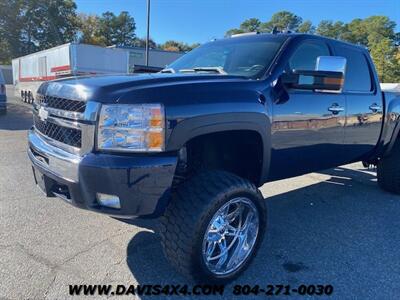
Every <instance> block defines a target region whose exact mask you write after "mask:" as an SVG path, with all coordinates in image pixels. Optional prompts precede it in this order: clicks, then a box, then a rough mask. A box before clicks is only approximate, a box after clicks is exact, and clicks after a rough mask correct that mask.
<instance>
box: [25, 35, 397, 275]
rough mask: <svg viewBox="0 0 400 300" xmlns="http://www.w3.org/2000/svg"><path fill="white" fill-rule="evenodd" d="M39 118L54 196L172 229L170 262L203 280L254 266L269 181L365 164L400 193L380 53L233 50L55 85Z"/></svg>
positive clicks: (42, 183) (38, 166)
mask: <svg viewBox="0 0 400 300" xmlns="http://www.w3.org/2000/svg"><path fill="white" fill-rule="evenodd" d="M33 112H34V126H33V127H32V129H31V130H30V131H29V149H28V154H29V158H30V160H31V162H32V166H33V173H34V178H35V182H36V183H37V185H38V186H39V187H40V188H41V189H42V190H43V191H44V192H45V194H46V195H47V196H49V197H51V196H57V197H59V198H62V199H64V200H65V201H66V202H68V203H70V204H72V205H75V206H77V207H80V208H84V209H89V210H91V211H94V212H99V213H105V214H108V215H111V216H116V217H120V218H134V217H146V218H150V217H152V218H159V221H160V236H161V242H162V245H163V248H164V252H165V254H166V257H167V258H168V260H169V261H170V262H171V264H172V265H173V266H174V267H175V268H176V269H177V270H178V271H180V272H181V273H182V274H185V275H187V276H188V277H190V278H194V279H196V280H201V281H204V280H206V281H212V282H227V281H229V280H232V279H234V278H235V277H237V276H238V275H239V274H240V273H241V272H243V270H244V269H246V268H247V267H248V265H249V263H250V262H251V260H252V258H253V257H254V256H255V254H256V252H257V249H258V248H259V245H260V242H261V240H262V238H263V235H264V233H265V231H266V220H267V211H266V205H265V200H264V198H263V197H262V195H261V193H260V191H259V190H258V187H260V186H261V185H263V184H264V183H265V182H268V181H274V180H279V179H283V178H290V177H293V176H297V175H301V174H305V173H309V172H313V171H318V170H322V169H327V168H331V167H335V166H339V165H343V164H347V163H351V162H357V161H363V162H365V163H366V164H376V165H377V173H378V183H379V185H380V186H381V187H382V188H384V189H385V190H388V191H390V192H394V193H400V176H399V175H398V174H400V144H399V138H398V133H399V129H400V126H399V125H398V120H399V113H400V95H399V94H396V93H386V92H382V91H381V89H380V85H379V80H378V76H377V73H376V71H375V68H374V65H373V62H372V60H371V58H370V55H369V53H368V51H367V49H365V48H363V47H361V46H356V45H352V44H348V43H345V42H341V41H336V40H332V39H328V38H323V37H320V36H314V35H305V34H289V33H288V34H254V35H246V36H240V37H232V38H226V39H223V40H216V41H213V42H210V43H207V44H204V45H202V46H200V47H199V48H197V49H195V50H193V51H191V52H189V53H188V54H186V55H184V56H183V57H181V58H180V59H178V60H177V61H176V62H174V63H172V64H171V65H169V66H168V67H167V68H166V69H164V70H163V71H162V72H161V73H158V74H141V75H121V76H116V75H113V76H87V77H81V78H76V77H71V78H67V79H62V80H56V81H52V82H46V83H43V84H42V85H41V86H40V88H39V90H38V97H37V99H36V100H35V103H34V111H33ZM77 213H79V212H78V211H77Z"/></svg>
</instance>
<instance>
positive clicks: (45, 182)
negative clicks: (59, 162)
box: [32, 167, 54, 197]
mask: <svg viewBox="0 0 400 300" xmlns="http://www.w3.org/2000/svg"><path fill="white" fill-rule="evenodd" d="M32 171H33V177H34V179H35V183H36V185H37V186H38V187H39V189H40V190H41V191H42V192H43V193H44V194H45V195H46V196H47V197H54V195H53V193H52V186H53V184H54V183H53V181H52V180H51V179H50V178H48V177H47V176H46V175H44V174H42V173H41V172H40V171H39V170H38V169H36V168H35V167H32Z"/></svg>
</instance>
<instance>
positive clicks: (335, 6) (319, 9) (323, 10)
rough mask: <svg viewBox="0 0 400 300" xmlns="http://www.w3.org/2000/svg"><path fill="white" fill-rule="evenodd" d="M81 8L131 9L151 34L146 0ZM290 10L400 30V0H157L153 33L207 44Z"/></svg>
mask: <svg viewBox="0 0 400 300" xmlns="http://www.w3.org/2000/svg"><path fill="white" fill-rule="evenodd" d="M75 1H76V4H77V6H78V12H84V13H88V14H101V13H103V12H105V11H112V12H114V13H115V14H119V13H120V12H121V11H128V12H129V13H130V15H131V16H133V17H134V18H135V22H136V35H137V36H138V37H144V36H145V35H146V0H75ZM282 10H288V11H291V12H293V13H295V14H296V15H298V16H300V17H302V18H303V20H310V21H312V22H313V24H314V25H317V24H318V23H319V21H321V20H333V21H343V22H349V21H351V20H352V19H354V18H365V17H369V16H372V15H385V16H388V17H389V18H390V19H392V20H393V21H395V22H396V23H397V28H396V29H397V31H400V0H151V21H150V36H151V37H152V39H153V40H154V41H155V42H156V43H164V42H165V41H166V40H177V41H182V42H186V43H189V44H192V43H196V42H199V43H204V42H207V41H210V40H212V39H214V38H222V37H223V36H224V33H225V32H226V31H227V30H229V29H231V28H235V27H239V25H240V23H241V22H242V21H243V20H245V19H248V18H253V17H255V18H259V19H260V20H261V21H266V20H269V19H270V17H271V16H272V15H273V14H274V13H276V12H278V11H282Z"/></svg>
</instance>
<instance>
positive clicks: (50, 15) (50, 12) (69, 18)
mask: <svg viewBox="0 0 400 300" xmlns="http://www.w3.org/2000/svg"><path fill="white" fill-rule="evenodd" d="M35 1H37V2H38V5H37V6H32V7H30V8H31V9H32V11H31V13H32V15H31V16H30V19H31V20H33V22H34V23H35V24H37V22H38V21H39V20H38V19H39V18H40V23H39V26H38V27H39V28H35V29H36V30H37V33H36V34H34V37H35V39H36V41H37V43H38V46H39V49H40V50H42V49H48V48H51V47H54V46H57V45H60V44H65V43H68V42H72V41H74V38H75V36H76V32H77V29H78V18H77V15H76V4H75V2H74V1H73V0H35ZM35 1H25V2H28V3H34V2H35ZM38 29H39V30H38Z"/></svg>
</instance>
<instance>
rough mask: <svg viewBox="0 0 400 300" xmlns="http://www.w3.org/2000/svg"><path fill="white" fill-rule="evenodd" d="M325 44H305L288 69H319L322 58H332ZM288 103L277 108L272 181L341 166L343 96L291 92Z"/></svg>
mask: <svg viewBox="0 0 400 300" xmlns="http://www.w3.org/2000/svg"><path fill="white" fill-rule="evenodd" d="M330 55H331V52H330V50H329V48H328V46H327V45H326V44H325V43H324V42H321V41H314V40H310V41H304V42H302V43H301V44H300V45H299V46H298V48H297V49H296V50H295V51H294V53H293V55H292V56H291V57H290V59H289V61H288V66H287V69H288V70H293V69H298V70H315V67H316V64H317V58H318V57H319V56H330ZM288 94H289V99H288V100H287V101H285V103H275V104H274V105H273V118H272V119H273V120H272V121H273V124H272V153H271V172H270V180H277V179H281V178H285V177H291V176H297V175H301V174H305V173H309V172H312V171H316V170H321V169H325V168H330V167H333V166H336V165H338V164H341V160H342V159H343V158H342V156H341V155H342V150H343V142H344V124H345V116H346V111H345V108H346V99H345V96H344V95H343V94H340V93H329V92H315V91H304V90H294V89H289V90H288Z"/></svg>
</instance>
